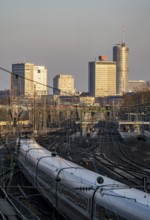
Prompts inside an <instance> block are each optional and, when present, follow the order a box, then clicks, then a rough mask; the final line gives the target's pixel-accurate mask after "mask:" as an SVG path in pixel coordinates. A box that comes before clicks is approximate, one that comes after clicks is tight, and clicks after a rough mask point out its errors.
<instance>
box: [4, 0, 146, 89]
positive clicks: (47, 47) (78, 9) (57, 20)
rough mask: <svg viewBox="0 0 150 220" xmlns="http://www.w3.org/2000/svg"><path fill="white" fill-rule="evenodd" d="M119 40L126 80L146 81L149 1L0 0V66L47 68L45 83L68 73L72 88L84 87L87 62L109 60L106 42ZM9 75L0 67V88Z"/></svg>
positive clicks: (8, 81) (7, 84)
mask: <svg viewBox="0 0 150 220" xmlns="http://www.w3.org/2000/svg"><path fill="white" fill-rule="evenodd" d="M123 25H124V26H125V42H126V44H127V45H128V47H129V49H130V51H129V68H130V72H129V79H143V80H150V64H149V63H150V0H103V1H102V0H0V66H1V67H3V68H6V69H8V70H10V71H11V65H12V63H21V62H31V63H34V64H38V65H44V66H45V67H46V68H47V69H48V75H49V81H48V84H49V85H50V86H52V85H53V81H52V80H53V77H54V76H55V75H57V74H62V73H69V74H72V75H73V76H74V78H75V87H76V89H77V90H80V91H81V90H82V91H87V90H88V62H89V61H93V60H95V58H97V57H98V55H107V56H108V60H112V47H113V46H114V45H116V44H117V43H120V42H121V39H122V27H123ZM4 88H10V76H9V74H8V73H5V72H4V71H1V70H0V89H4Z"/></svg>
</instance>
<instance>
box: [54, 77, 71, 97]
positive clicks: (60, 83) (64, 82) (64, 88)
mask: <svg viewBox="0 0 150 220" xmlns="http://www.w3.org/2000/svg"><path fill="white" fill-rule="evenodd" d="M53 87H54V88H53V94H54V95H66V96H69V95H73V94H75V89H74V78H73V77H72V75H56V76H55V77H54V78H53Z"/></svg>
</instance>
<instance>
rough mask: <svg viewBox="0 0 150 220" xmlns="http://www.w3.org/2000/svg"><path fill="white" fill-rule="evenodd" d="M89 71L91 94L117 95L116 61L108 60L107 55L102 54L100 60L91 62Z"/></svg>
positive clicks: (95, 95)
mask: <svg viewBox="0 0 150 220" xmlns="http://www.w3.org/2000/svg"><path fill="white" fill-rule="evenodd" d="M88 72H89V79H88V83H89V92H90V95H91V96H94V97H98V96H110V95H116V62H112V61H106V56H100V57H99V61H92V62H89V64H88Z"/></svg>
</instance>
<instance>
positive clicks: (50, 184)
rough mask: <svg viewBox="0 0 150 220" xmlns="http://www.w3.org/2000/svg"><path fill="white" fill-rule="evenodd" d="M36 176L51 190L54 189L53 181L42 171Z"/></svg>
mask: <svg viewBox="0 0 150 220" xmlns="http://www.w3.org/2000/svg"><path fill="white" fill-rule="evenodd" d="M37 175H38V177H40V178H41V179H43V180H44V181H45V182H46V183H47V184H48V185H49V186H50V187H51V188H53V187H54V181H53V179H52V178H51V177H50V176H49V175H47V174H46V173H45V172H43V171H42V170H38V173H37Z"/></svg>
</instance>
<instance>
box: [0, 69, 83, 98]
mask: <svg viewBox="0 0 150 220" xmlns="http://www.w3.org/2000/svg"><path fill="white" fill-rule="evenodd" d="M0 70H2V71H5V72H7V73H9V74H11V75H13V76H15V77H16V78H21V79H25V80H28V81H30V82H33V83H36V84H39V85H42V86H46V87H47V88H50V89H55V90H57V91H59V92H60V91H62V92H63V93H64V94H66V95H70V96H76V97H79V95H75V94H73V93H70V92H66V91H63V90H61V89H58V88H55V87H53V86H50V85H46V84H44V83H41V82H37V81H35V80H33V79H29V78H26V77H24V76H20V75H18V74H15V73H13V72H11V71H9V70H7V69H5V68H3V67H0Z"/></svg>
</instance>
